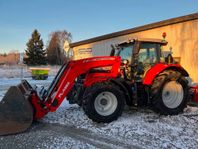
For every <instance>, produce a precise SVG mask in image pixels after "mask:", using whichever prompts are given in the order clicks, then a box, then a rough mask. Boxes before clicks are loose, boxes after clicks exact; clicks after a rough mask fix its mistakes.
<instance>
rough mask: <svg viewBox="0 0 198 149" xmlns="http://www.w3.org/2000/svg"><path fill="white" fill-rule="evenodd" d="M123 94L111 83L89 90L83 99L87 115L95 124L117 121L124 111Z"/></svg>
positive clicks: (96, 85)
mask: <svg viewBox="0 0 198 149" xmlns="http://www.w3.org/2000/svg"><path fill="white" fill-rule="evenodd" d="M124 105H125V98H124V95H123V92H121V91H120V90H119V88H118V87H117V86H115V85H113V84H111V83H97V84H94V85H92V86H91V87H89V88H87V89H86V91H85V93H84V98H83V109H84V111H85V113H86V115H87V116H88V117H89V118H90V119H92V120H93V121H95V122H105V123H109V122H111V121H113V120H116V119H117V118H118V117H119V116H120V115H121V114H122V111H123V108H124Z"/></svg>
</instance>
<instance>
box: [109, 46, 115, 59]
mask: <svg viewBox="0 0 198 149" xmlns="http://www.w3.org/2000/svg"><path fill="white" fill-rule="evenodd" d="M111 48H112V49H111V53H110V56H114V55H115V47H114V46H113V45H111Z"/></svg>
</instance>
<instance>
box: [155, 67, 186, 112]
mask: <svg viewBox="0 0 198 149" xmlns="http://www.w3.org/2000/svg"><path fill="white" fill-rule="evenodd" d="M187 94H188V82H187V80H186V79H185V77H184V76H182V75H181V73H179V72H177V71H172V70H167V71H164V72H162V73H161V74H159V75H158V76H157V77H156V78H155V80H154V82H153V84H152V86H151V95H152V106H153V109H154V111H156V112H158V113H160V114H164V115H176V114H179V113H181V112H183V110H184V108H185V107H186V105H187V100H188V99H187Z"/></svg>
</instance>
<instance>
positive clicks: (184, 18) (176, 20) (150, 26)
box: [70, 13, 198, 48]
mask: <svg viewBox="0 0 198 149" xmlns="http://www.w3.org/2000/svg"><path fill="white" fill-rule="evenodd" d="M195 19H198V13H194V14H189V15H185V16H181V17H177V18H172V19H168V20H163V21H160V22H155V23H151V24H147V25H143V26H139V27H135V28H131V29H126V30H122V31H118V32H114V33H110V34H106V35H102V36H98V37H94V38H90V39H86V40H82V41H78V42H74V43H70V47H71V48H73V47H76V46H80V45H83V44H89V43H93V42H97V41H101V40H106V39H110V38H114V37H118V36H123V35H127V34H131V33H136V32H140V31H145V30H149V29H154V28H158V27H163V26H166V25H172V24H176V23H181V22H186V21H190V20H195Z"/></svg>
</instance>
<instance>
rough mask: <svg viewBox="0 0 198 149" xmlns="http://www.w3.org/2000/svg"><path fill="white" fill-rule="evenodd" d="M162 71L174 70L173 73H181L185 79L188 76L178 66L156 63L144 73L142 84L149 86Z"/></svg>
mask: <svg viewBox="0 0 198 149" xmlns="http://www.w3.org/2000/svg"><path fill="white" fill-rule="evenodd" d="M164 70H175V71H179V72H180V73H182V75H184V76H186V77H187V76H189V74H188V72H187V71H186V70H185V69H184V68H183V67H182V66H181V65H179V64H163V63H158V64H156V65H154V66H153V67H151V69H149V70H148V71H147V72H146V75H145V77H144V78H143V84H144V85H151V84H152V82H153V80H154V79H155V77H156V76H157V75H158V74H160V73H161V72H162V71H164Z"/></svg>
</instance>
